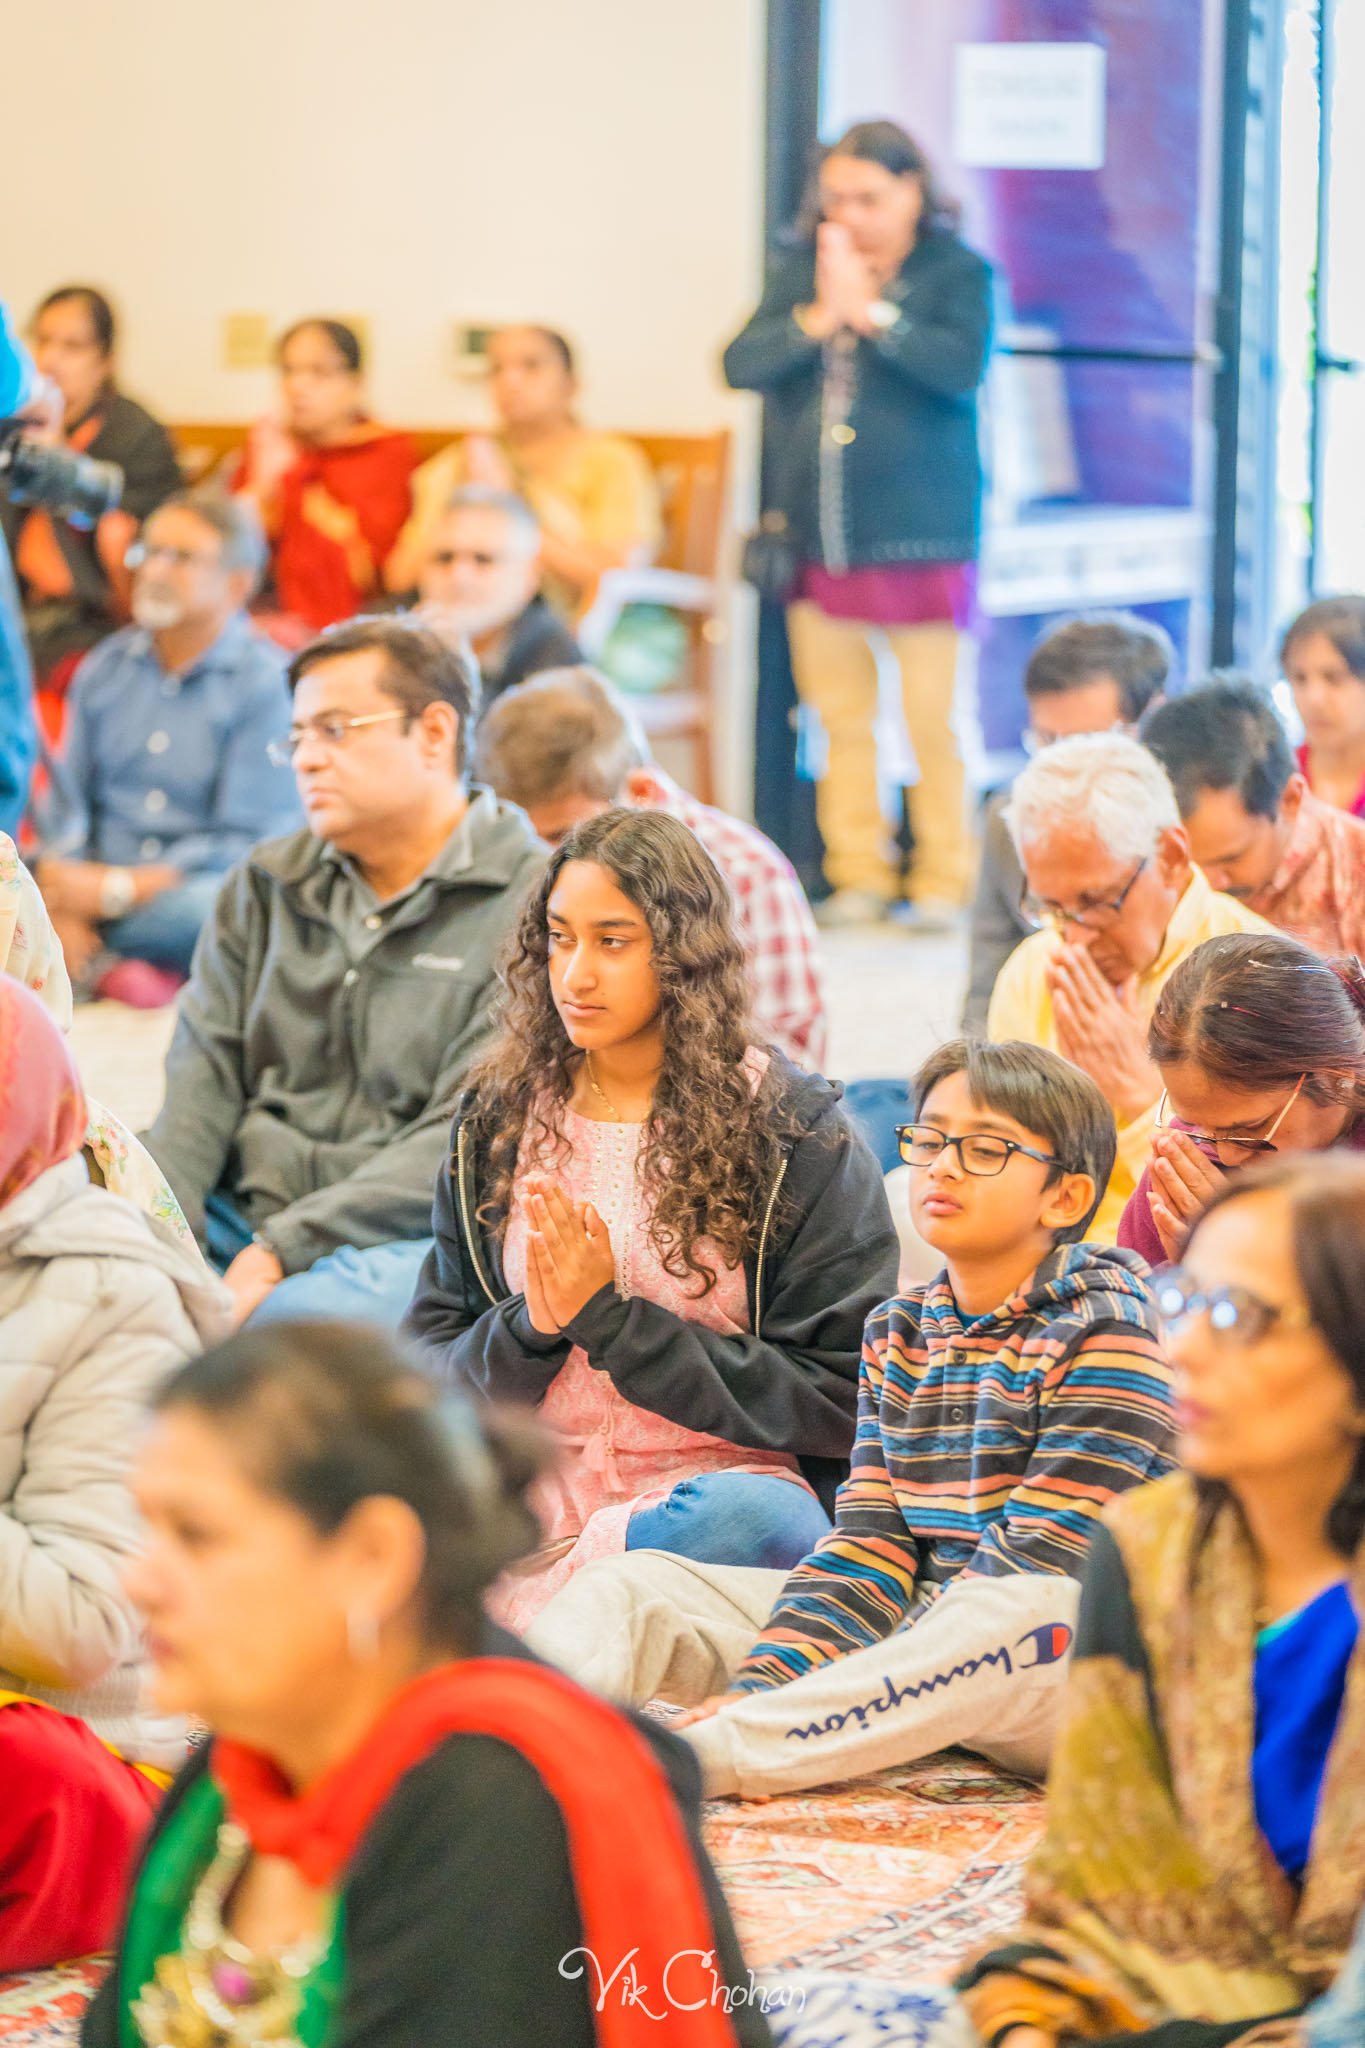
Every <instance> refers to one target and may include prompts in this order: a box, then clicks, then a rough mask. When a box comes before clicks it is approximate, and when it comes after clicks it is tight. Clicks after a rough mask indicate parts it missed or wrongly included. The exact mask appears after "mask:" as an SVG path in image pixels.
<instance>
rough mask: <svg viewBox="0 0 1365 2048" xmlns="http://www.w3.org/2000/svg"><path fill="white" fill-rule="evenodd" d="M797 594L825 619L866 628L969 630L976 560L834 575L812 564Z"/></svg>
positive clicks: (871, 566) (891, 565)
mask: <svg viewBox="0 0 1365 2048" xmlns="http://www.w3.org/2000/svg"><path fill="white" fill-rule="evenodd" d="M796 595H797V596H798V597H799V598H805V599H807V600H808V601H809V602H810V603H811V604H815V605H818V606H819V607H820V609H821V611H822V612H823V613H824V614H825V616H826V618H830V619H857V620H859V621H860V622H861V623H862V624H863V625H865V626H937V625H945V624H947V625H953V626H956V627H957V629H958V631H959V632H960V633H965V632H968V631H969V630H970V628H971V623H972V612H973V608H974V605H975V601H976V565H975V563H974V562H874V563H867V564H864V565H863V566H862V567H861V568H857V569H846V570H844V572H843V574H842V575H836V574H835V573H834V571H833V570H832V569H825V568H822V567H821V565H820V564H819V563H818V562H808V563H807V564H806V566H805V567H804V568H803V569H802V571H801V573H800V576H799V578H798V580H797V585H796Z"/></svg>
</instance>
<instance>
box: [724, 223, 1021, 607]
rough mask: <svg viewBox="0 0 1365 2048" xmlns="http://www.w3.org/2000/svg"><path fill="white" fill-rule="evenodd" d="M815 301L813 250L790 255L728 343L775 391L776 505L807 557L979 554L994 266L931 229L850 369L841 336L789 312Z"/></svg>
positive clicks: (836, 562)
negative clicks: (815, 334) (981, 392)
mask: <svg viewBox="0 0 1365 2048" xmlns="http://www.w3.org/2000/svg"><path fill="white" fill-rule="evenodd" d="M814 297H815V251H814V248H813V247H811V248H807V249H803V250H800V251H798V252H795V253H793V254H792V255H790V256H788V257H787V258H786V259H785V260H784V261H783V262H781V264H780V265H779V266H778V268H777V269H776V270H775V272H774V274H773V276H772V279H771V282H770V283H769V286H768V289H767V291H766V293H765V295H764V298H763V302H762V304H761V305H760V306H759V308H758V311H757V312H756V313H755V314H754V316H753V318H752V319H751V320H750V322H749V324H748V326H747V327H745V328H744V330H743V331H742V333H740V334H738V335H736V337H735V339H734V340H733V341H732V342H731V343H730V346H729V348H727V349H726V351H725V358H724V363H725V376H726V379H727V381H728V382H729V383H730V384H731V385H733V386H734V387H735V388H736V389H738V390H744V391H760V392H762V394H763V397H764V400H765V401H766V414H765V422H766V432H767V445H768V448H769V450H770V452H771V461H772V481H771V487H770V490H769V494H768V499H769V506H770V509H772V510H773V511H777V512H780V513H782V514H783V515H784V516H785V518H786V520H787V525H788V529H789V531H790V533H791V535H792V537H793V539H794V540H795V542H796V545H797V549H798V551H799V553H800V556H801V559H802V560H803V561H806V562H821V563H823V564H824V566H825V567H826V568H827V569H830V570H834V571H836V572H838V571H842V570H845V569H849V568H857V567H861V566H864V565H866V564H871V563H878V562H968V561H973V560H974V559H975V557H976V554H977V551H978V547H979V542H980V530H981V487H982V486H981V457H980V451H979V449H978V446H977V418H976V393H977V387H978V386H979V384H980V383H981V379H982V376H983V375H984V373H985V367H986V357H987V354H988V351H989V347H990V331H991V271H990V266H989V265H988V264H987V263H986V262H985V261H984V259H983V258H982V257H980V256H978V255H976V253H975V252H974V251H973V250H971V249H969V248H967V247H966V245H965V244H964V243H962V242H960V241H959V240H958V239H957V237H956V236H955V235H953V234H949V233H947V232H945V231H942V230H935V231H933V232H930V233H927V234H925V235H924V236H922V237H921V239H920V240H919V241H918V242H917V243H916V244H915V247H914V248H913V249H912V250H911V252H910V254H909V256H907V258H906V260H905V262H904V264H903V265H902V266H901V270H900V273H899V275H898V276H897V277H895V278H893V279H892V281H891V283H890V284H889V285H888V286H887V288H886V291H885V292H884V294H883V297H884V298H886V299H887V300H888V301H889V302H891V303H892V304H894V305H896V306H898V307H899V308H900V317H899V318H898V319H897V321H896V322H895V324H894V326H891V327H887V328H883V329H880V330H879V331H878V332H876V333H875V334H872V335H860V336H858V337H857V339H856V341H855V342H854V344H853V347H852V350H851V352H850V354H849V358H848V362H847V365H846V367H847V368H848V369H849V370H850V371H851V374H850V375H849V376H848V377H847V379H845V378H844V377H843V375H842V371H841V367H840V358H841V353H842V352H841V350H840V347H839V337H836V338H835V340H834V341H832V342H827V343H821V342H819V341H812V340H811V338H810V337H809V335H807V334H804V333H803V332H802V330H801V328H800V327H798V326H797V324H796V321H795V320H794V319H793V317H792V315H793V311H794V309H795V308H796V307H797V306H806V305H810V304H811V302H812V301H813V299H814Z"/></svg>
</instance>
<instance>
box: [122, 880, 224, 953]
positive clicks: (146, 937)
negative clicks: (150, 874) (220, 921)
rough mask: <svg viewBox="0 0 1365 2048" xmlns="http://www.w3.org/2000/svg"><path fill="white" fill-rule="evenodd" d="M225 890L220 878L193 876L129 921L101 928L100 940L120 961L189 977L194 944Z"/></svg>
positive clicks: (131, 914)
mask: <svg viewBox="0 0 1365 2048" xmlns="http://www.w3.org/2000/svg"><path fill="white" fill-rule="evenodd" d="M222 886H223V877H222V876H221V875H190V876H188V877H187V879H186V880H185V881H183V882H181V883H179V884H178V885H177V886H176V887H175V888H174V889H164V890H163V891H162V893H161V894H160V895H159V896H153V897H152V899H151V901H150V902H149V903H139V905H138V907H137V909H136V910H130V911H129V912H128V915H127V916H126V917H117V918H115V919H114V921H113V923H112V924H106V925H101V927H100V937H101V939H102V940H103V941H104V944H105V945H106V946H107V947H108V948H109V951H110V952H111V953H117V954H118V956H119V958H120V959H121V960H148V961H150V962H151V964H152V966H153V967H166V968H169V969H170V971H171V972H172V973H173V974H188V973H189V971H190V960H191V958H192V956H193V953H194V947H195V941H196V940H197V939H198V937H199V933H200V931H201V929H202V928H203V926H204V925H205V924H207V923H208V920H209V918H210V917H211V916H212V915H213V906H214V904H215V903H216V902H217V901H218V891H219V890H220V889H221V888H222Z"/></svg>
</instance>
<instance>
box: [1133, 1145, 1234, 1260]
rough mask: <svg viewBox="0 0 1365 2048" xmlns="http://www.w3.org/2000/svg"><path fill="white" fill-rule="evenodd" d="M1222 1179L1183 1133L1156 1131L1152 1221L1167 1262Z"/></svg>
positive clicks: (1181, 1246)
mask: <svg viewBox="0 0 1365 2048" xmlns="http://www.w3.org/2000/svg"><path fill="white" fill-rule="evenodd" d="M1225 1178H1226V1176H1225V1175H1224V1173H1223V1170H1222V1168H1221V1167H1219V1166H1216V1165H1215V1164H1214V1162H1213V1160H1211V1159H1210V1158H1208V1156H1207V1155H1206V1154H1205V1153H1203V1152H1201V1151H1200V1149H1199V1147H1198V1146H1197V1145H1196V1144H1195V1142H1194V1139H1193V1138H1192V1137H1190V1135H1189V1133H1188V1132H1187V1131H1173V1130H1166V1131H1158V1132H1157V1134H1156V1139H1155V1141H1154V1143H1153V1146H1152V1187H1151V1198H1150V1205H1151V1211H1152V1222H1153V1224H1154V1225H1155V1226H1156V1234H1157V1236H1158V1237H1159V1238H1160V1239H1161V1249H1162V1250H1163V1251H1164V1252H1165V1254H1166V1257H1167V1258H1168V1259H1172V1260H1174V1259H1178V1258H1179V1257H1180V1254H1181V1253H1182V1252H1183V1251H1184V1249H1185V1240H1186V1238H1187V1237H1188V1236H1189V1234H1190V1231H1191V1229H1192V1228H1193V1226H1194V1224H1195V1222H1196V1221H1197V1220H1198V1218H1199V1217H1200V1216H1202V1215H1203V1213H1204V1211H1205V1209H1207V1207H1208V1205H1209V1203H1210V1202H1211V1201H1212V1200H1213V1198H1214V1196H1215V1195H1216V1194H1217V1193H1218V1190H1219V1189H1220V1188H1221V1187H1222V1185H1223V1182H1224V1179H1225Z"/></svg>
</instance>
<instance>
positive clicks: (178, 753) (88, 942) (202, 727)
mask: <svg viewBox="0 0 1365 2048" xmlns="http://www.w3.org/2000/svg"><path fill="white" fill-rule="evenodd" d="M129 559H130V562H131V563H132V565H133V567H134V581H133V598H132V607H133V619H134V624H133V625H131V626H126V627H125V628H124V629H123V631H122V632H119V633H115V634H114V635H113V636H112V637H111V638H110V639H108V640H105V641H103V642H102V643H101V645H100V646H99V647H97V648H95V649H94V650H93V651H92V652H91V653H90V654H88V655H87V656H86V658H85V660H84V661H83V662H82V663H81V666H80V668H79V669H78V670H77V671H76V676H75V679H74V681H73V683H72V686H71V694H70V699H69V711H68V724H67V733H66V742H65V746H64V749H63V754H62V759H61V762H60V765H59V771H58V791H57V801H56V804H55V821H56V823H55V830H54V831H53V832H52V833H50V834H49V836H48V843H49V845H50V847H51V852H50V853H49V854H48V855H47V856H46V857H44V858H43V859H42V860H41V861H40V863H39V865H38V870H37V874H38V883H39V886H40V888H41V889H42V892H43V895H44V897H45V899H46V901H47V907H48V910H49V912H50V914H51V917H52V921H53V923H54V925H55V926H56V927H57V932H58V935H59V937H60V939H61V941H62V945H63V948H64V950H65V953H66V960H67V966H68V967H69V969H70V971H71V974H72V978H73V979H81V980H84V981H85V983H86V984H87V986H89V985H95V984H98V985H101V986H102V985H103V981H102V977H103V975H104V974H105V973H106V972H107V971H108V970H109V969H110V968H111V967H112V966H113V965H114V964H115V963H117V962H119V961H132V960H136V961H143V962H147V963H150V965H151V966H152V967H154V968H158V969H161V970H163V974H162V975H161V976H157V977H144V978H145V979H146V980H147V982H148V985H149V989H150V991H151V993H149V994H148V995H146V996H144V998H143V999H144V1000H153V999H155V996H156V995H158V994H159V996H160V998H161V999H162V1000H165V999H166V998H167V997H168V995H169V994H170V993H171V989H170V987H169V986H161V987H159V988H158V986H157V984H158V983H164V982H165V979H166V975H167V974H169V975H174V976H179V977H183V976H184V975H186V974H188V972H189V966H190V958H191V955H192V954H193V952H194V946H195V941H196V939H197V938H198V936H199V931H200V927H201V926H202V925H203V923H204V921H205V919H206V918H207V917H208V916H209V914H210V912H211V911H212V909H213V905H214V901H215V899H216V897H217V894H218V888H219V884H220V882H221V881H222V878H223V876H224V874H225V873H226V872H227V870H228V869H229V868H230V867H232V866H234V865H235V863H236V862H237V861H239V860H241V859H242V858H243V856H244V855H245V854H247V853H248V852H249V851H250V850H251V848H252V847H253V846H254V845H255V844H256V843H257V841H258V840H261V839H266V838H270V837H272V836H274V835H275V834H277V833H280V832H287V831H289V830H290V829H291V828H293V827H295V826H296V825H298V824H299V823H300V821H301V814H300V810H299V802H298V794H297V791H296V789H295V787H294V779H293V777H292V775H291V774H290V773H289V771H288V769H287V768H280V767H277V766H275V765H274V764H273V763H272V762H271V760H270V758H269V756H268V754H267V748H268V747H269V745H270V743H271V742H272V741H275V742H279V743H283V741H284V740H285V738H286V735H287V734H288V731H289V719H290V704H289V691H288V687H287V684H286V682H285V672H284V671H285V662H284V656H283V655H282V654H281V653H280V652H279V650H278V649H277V648H275V647H273V646H272V645H271V644H270V643H269V642H268V641H266V640H263V639H262V638H261V637H260V636H259V635H258V634H257V633H256V632H254V631H253V629H252V627H251V625H250V622H249V621H248V619H247V617H246V614H245V610H244V607H245V605H246V603H247V600H248V599H249V598H250V596H251V594H252V592H253V591H254V589H255V587H256V584H257V582H258V581H259V579H260V575H261V571H262V568H263V566H264V560H265V544H264V541H263V538H262V535H261V531H260V527H259V525H258V523H257V521H256V517H255V513H254V511H253V510H252V508H251V507H250V506H249V505H247V504H246V503H244V502H243V501H242V500H240V499H233V498H228V497H225V496H223V495H222V494H220V493H218V492H214V491H207V490H205V491H190V492H184V493H182V494H180V495H179V496H177V497H174V498H170V499H168V500H167V501H166V503H165V504H164V505H162V506H160V507H159V508H158V509H157V511H155V512H154V513H153V514H152V515H151V517H150V518H149V519H148V521H147V523H146V525H145V526H144V528H143V530H142V537H141V539H140V541H139V542H138V543H137V544H136V545H135V547H134V548H133V549H132V550H130V557H129ZM125 983H126V984H127V985H126V986H125V985H124V984H125ZM108 992H109V993H110V994H123V995H124V997H125V999H127V1000H137V999H138V996H139V994H140V993H141V990H140V985H139V984H138V983H137V982H136V981H130V980H129V978H128V977H127V976H126V975H125V976H124V977H123V980H122V982H121V981H120V978H119V976H118V975H117V974H116V975H114V976H112V978H111V980H110V986H109V989H108Z"/></svg>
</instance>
